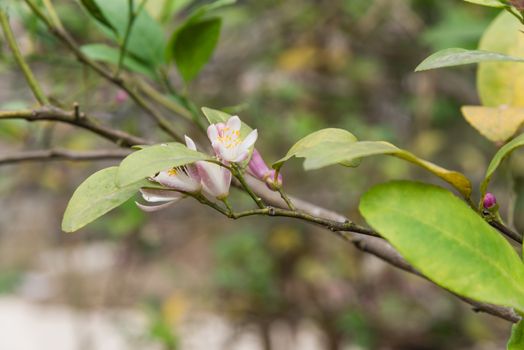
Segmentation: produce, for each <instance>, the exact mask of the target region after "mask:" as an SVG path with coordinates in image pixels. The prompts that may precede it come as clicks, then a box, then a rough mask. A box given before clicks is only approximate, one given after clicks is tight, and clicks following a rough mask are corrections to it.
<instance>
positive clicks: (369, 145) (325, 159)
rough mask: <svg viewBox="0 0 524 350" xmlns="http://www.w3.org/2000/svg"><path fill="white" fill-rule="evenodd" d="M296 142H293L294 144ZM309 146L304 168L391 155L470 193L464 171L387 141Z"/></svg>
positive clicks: (324, 135) (277, 166)
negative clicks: (448, 167) (432, 160)
mask: <svg viewBox="0 0 524 350" xmlns="http://www.w3.org/2000/svg"><path fill="white" fill-rule="evenodd" d="M327 130H333V129H327ZM334 130H339V129H334ZM321 131H322V130H321ZM317 133H318V132H317ZM315 134H316V133H315ZM310 136H311V135H310ZM308 137H309V136H306V138H308ZM323 138H324V139H325V140H329V138H330V137H329V132H326V133H325V134H323ZM302 140H304V139H302ZM302 140H301V141H299V142H297V144H300V143H301V142H302ZM297 144H295V146H296V145H297ZM295 146H293V147H292V148H291V150H290V151H289V152H288V154H287V155H286V156H285V157H284V158H282V159H280V160H278V161H277V162H275V163H274V164H273V168H275V169H279V168H280V167H281V166H282V164H283V163H284V162H285V161H287V160H288V159H289V158H291V156H292V155H293V152H292V151H293V148H294V147H295ZM310 146H311V147H309V148H308V149H307V153H306V154H305V156H303V157H304V158H305V161H304V169H305V170H314V169H319V168H323V167H326V166H329V165H334V164H339V163H341V162H354V161H357V160H359V159H361V158H364V157H369V156H376V155H390V156H394V157H397V158H400V159H404V160H406V161H408V162H411V163H413V164H416V165H418V166H420V167H421V168H423V169H426V170H428V171H430V172H431V173H433V174H435V175H436V176H438V177H440V178H441V179H443V180H444V181H446V182H447V183H449V184H450V185H452V186H453V187H455V188H456V189H457V190H458V191H459V192H460V193H462V194H463V195H464V196H465V197H467V198H469V196H470V195H471V182H470V181H469V180H468V178H467V177H466V176H464V175H463V174H461V173H459V172H457V171H452V170H448V169H445V168H442V167H441V166H438V165H436V164H433V163H431V162H428V161H426V160H424V159H420V158H418V157H417V156H415V155H414V154H412V153H410V152H408V151H405V150H403V149H400V148H398V147H396V146H394V145H392V144H390V143H388V142H382V141H358V142H346V143H344V142H329V141H326V142H318V143H316V144H310ZM290 152H291V153H290Z"/></svg>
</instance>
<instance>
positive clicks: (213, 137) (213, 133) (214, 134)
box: [207, 124, 219, 145]
mask: <svg viewBox="0 0 524 350" xmlns="http://www.w3.org/2000/svg"><path fill="white" fill-rule="evenodd" d="M218 136H219V135H218V130H217V127H216V125H215V124H211V125H210V126H209V127H208V128H207V137H208V138H209V141H211V144H213V145H214V144H215V143H217V142H218Z"/></svg>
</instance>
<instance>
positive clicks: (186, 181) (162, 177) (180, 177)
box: [153, 170, 200, 192]
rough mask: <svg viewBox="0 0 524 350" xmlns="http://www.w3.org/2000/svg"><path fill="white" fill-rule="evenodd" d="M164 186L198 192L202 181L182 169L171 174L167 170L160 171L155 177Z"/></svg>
mask: <svg viewBox="0 0 524 350" xmlns="http://www.w3.org/2000/svg"><path fill="white" fill-rule="evenodd" d="M153 179H154V180H155V181H156V182H158V183H159V184H161V185H162V186H166V187H169V188H173V189H175V190H179V191H184V192H197V191H199V190H200V183H199V182H198V181H197V180H195V179H193V178H191V177H190V176H189V175H187V174H186V173H184V172H183V171H182V170H179V171H177V174H176V175H170V174H169V172H167V171H162V172H160V173H159V174H158V175H157V176H155V177H154V178H153Z"/></svg>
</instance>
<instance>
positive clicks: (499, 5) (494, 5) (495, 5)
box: [464, 0, 504, 7]
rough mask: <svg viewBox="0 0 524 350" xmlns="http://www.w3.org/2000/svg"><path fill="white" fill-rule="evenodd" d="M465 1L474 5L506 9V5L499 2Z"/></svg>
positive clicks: (492, 0) (491, 0)
mask: <svg viewBox="0 0 524 350" xmlns="http://www.w3.org/2000/svg"><path fill="white" fill-rule="evenodd" d="M464 1H466V2H471V3H472V4H477V5H482V6H489V7H504V4H502V3H501V2H500V1H498V0H464Z"/></svg>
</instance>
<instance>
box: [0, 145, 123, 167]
mask: <svg viewBox="0 0 524 350" xmlns="http://www.w3.org/2000/svg"><path fill="white" fill-rule="evenodd" d="M129 153H130V152H129V151H128V150H124V149H115V150H96V151H70V150H65V149H46V150H31V151H21V152H17V153H12V154H7V155H5V156H2V155H0V165H6V164H17V163H22V162H35V161H37V162H49V161H55V160H69V161H73V162H78V161H92V160H111V159H122V158H124V157H126V156H127V155H129Z"/></svg>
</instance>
